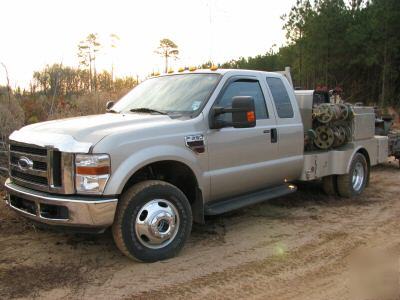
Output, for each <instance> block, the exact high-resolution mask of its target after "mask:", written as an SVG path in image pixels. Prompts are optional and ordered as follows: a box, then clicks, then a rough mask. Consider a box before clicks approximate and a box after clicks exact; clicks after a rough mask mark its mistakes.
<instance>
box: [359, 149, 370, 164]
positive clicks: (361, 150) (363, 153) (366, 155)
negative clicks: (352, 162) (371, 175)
mask: <svg viewBox="0 0 400 300" xmlns="http://www.w3.org/2000/svg"><path fill="white" fill-rule="evenodd" d="M357 153H360V154H362V155H364V157H365V159H366V160H367V164H368V168H370V167H371V161H370V158H369V154H368V151H367V150H366V149H365V148H361V149H359V150H358V151H357Z"/></svg>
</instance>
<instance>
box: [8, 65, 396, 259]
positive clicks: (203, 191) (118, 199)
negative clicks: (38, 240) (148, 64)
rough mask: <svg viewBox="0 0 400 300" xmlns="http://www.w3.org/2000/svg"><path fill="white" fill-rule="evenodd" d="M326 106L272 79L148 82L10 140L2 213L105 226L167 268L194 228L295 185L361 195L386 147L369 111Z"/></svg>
mask: <svg viewBox="0 0 400 300" xmlns="http://www.w3.org/2000/svg"><path fill="white" fill-rule="evenodd" d="M325 100H326V99H325ZM325 100H321V97H318V95H317V94H316V93H315V92H313V91H300V92H298V93H297V95H296V94H295V91H294V89H293V87H292V86H291V83H290V80H288V78H287V76H284V75H282V74H279V73H272V72H260V71H246V70H221V69H217V70H215V69H213V70H196V71H190V72H189V71H184V72H180V73H174V74H166V75H163V76H158V77H153V78H150V79H148V80H146V81H144V82H143V83H141V84H140V85H139V86H137V87H136V88H134V89H133V90H132V91H131V92H130V93H128V94H127V95H126V96H124V97H123V98H122V99H121V100H119V101H118V102H116V103H115V104H114V103H108V104H107V108H108V111H107V113H106V114H102V115H94V116H86V117H78V118H71V119H64V120H56V121H48V122H43V123H38V124H33V125H29V126H26V127H23V128H22V129H20V130H18V131H15V132H13V133H12V134H11V136H10V138H9V142H10V145H9V147H10V148H9V159H10V178H9V179H7V181H6V183H5V186H6V189H7V191H8V198H7V203H8V204H9V206H10V207H11V208H12V209H14V210H15V211H17V212H19V213H21V214H22V215H24V216H26V217H28V218H31V219H33V220H35V221H38V222H41V223H46V224H50V225H55V226H72V227H77V228H85V229H94V230H96V231H99V232H101V231H103V230H104V229H106V228H108V227H110V226H111V227H112V233H113V236H114V240H115V242H116V245H117V246H118V248H119V249H120V250H121V251H122V252H123V253H124V254H126V255H127V256H129V257H130V258H134V259H137V260H140V261H146V262H152V261H157V260H161V259H166V258H169V257H172V256H174V255H176V254H177V253H178V252H179V250H180V249H181V248H182V247H183V245H184V243H185V241H186V240H187V238H188V237H189V235H190V232H191V228H192V222H199V223H203V222H204V217H205V215H216V214H221V213H224V212H227V211H230V210H234V209H239V208H241V207H244V206H246V205H250V204H255V203H258V202H261V201H264V200H267V199H270V198H274V197H279V196H283V195H286V194H289V193H292V192H295V191H296V189H297V188H296V186H295V185H294V184H293V182H295V181H299V180H302V181H308V180H321V181H322V183H323V186H324V190H325V191H326V192H327V193H330V194H338V195H340V196H343V197H351V196H353V195H357V194H360V193H361V192H362V191H363V190H364V188H365V187H366V186H367V185H368V179H369V172H370V167H371V166H373V165H376V164H378V163H380V162H384V161H385V160H386V159H387V156H388V154H389V153H388V138H387V137H385V136H374V120H375V116H374V114H373V110H372V109H369V108H366V107H353V106H350V105H345V104H342V105H339V104H332V103H328V101H325ZM320 102H321V103H320ZM321 128H322V129H321Z"/></svg>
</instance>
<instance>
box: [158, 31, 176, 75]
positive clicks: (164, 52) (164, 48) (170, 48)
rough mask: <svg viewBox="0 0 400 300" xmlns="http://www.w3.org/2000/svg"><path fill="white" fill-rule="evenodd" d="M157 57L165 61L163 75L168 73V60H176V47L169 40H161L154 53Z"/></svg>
mask: <svg viewBox="0 0 400 300" xmlns="http://www.w3.org/2000/svg"><path fill="white" fill-rule="evenodd" d="M155 53H157V54H158V55H160V56H161V57H163V58H164V59H165V73H167V72H168V59H169V58H174V59H177V58H178V55H179V50H178V46H177V45H176V44H175V43H174V42H173V41H171V40H170V39H162V40H161V41H160V45H159V46H158V48H157V50H156V51H155Z"/></svg>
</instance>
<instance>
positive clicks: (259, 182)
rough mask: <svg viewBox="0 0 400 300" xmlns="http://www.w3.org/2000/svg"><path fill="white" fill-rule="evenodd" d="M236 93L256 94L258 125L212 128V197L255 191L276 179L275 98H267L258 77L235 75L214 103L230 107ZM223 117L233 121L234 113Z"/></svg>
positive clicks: (209, 142)
mask: <svg viewBox="0 0 400 300" xmlns="http://www.w3.org/2000/svg"><path fill="white" fill-rule="evenodd" d="M235 96H251V97H253V98H254V104H255V108H256V111H255V113H256V126H255V127H252V128H233V127H225V128H221V129H209V131H208V134H207V143H208V149H209V166H210V170H209V171H210V180H211V194H210V196H211V200H218V199H223V198H226V197H229V196H233V195H238V194H243V193H246V192H249V191H255V190H257V189H261V188H265V187H268V186H271V185H274V184H275V183H276V182H275V181H276V179H274V169H275V168H276V167H275V164H274V162H275V160H276V158H277V154H278V153H277V151H278V150H277V149H278V148H277V143H276V141H275V140H274V138H273V131H274V130H276V119H275V116H274V114H273V109H272V104H271V101H270V99H269V98H268V102H267V101H266V97H265V94H264V92H263V89H262V87H261V84H260V81H259V80H258V78H256V77H253V76H251V77H250V76H248V77H247V76H235V77H232V78H230V79H229V80H228V81H227V82H226V84H225V85H224V87H223V89H222V90H221V92H220V95H219V96H218V97H217V99H216V101H215V103H214V106H221V107H229V106H231V103H232V97H235ZM219 117H220V118H223V119H224V120H225V121H230V120H231V118H232V115H231V114H223V115H220V116H219ZM271 133H272V135H271ZM271 138H272V139H271Z"/></svg>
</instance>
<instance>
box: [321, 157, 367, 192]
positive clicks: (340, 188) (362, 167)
mask: <svg viewBox="0 0 400 300" xmlns="http://www.w3.org/2000/svg"><path fill="white" fill-rule="evenodd" d="M368 181H369V165H368V163H367V160H366V158H365V156H364V155H363V154H361V153H356V154H355V155H354V157H353V159H352V161H351V165H350V170H349V173H347V174H343V175H331V176H326V177H324V178H323V179H322V187H323V190H324V192H325V193H326V194H327V195H339V196H341V197H345V198H350V197H353V196H357V195H359V194H361V193H362V192H363V191H364V189H365V187H366V186H367V184H368Z"/></svg>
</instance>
